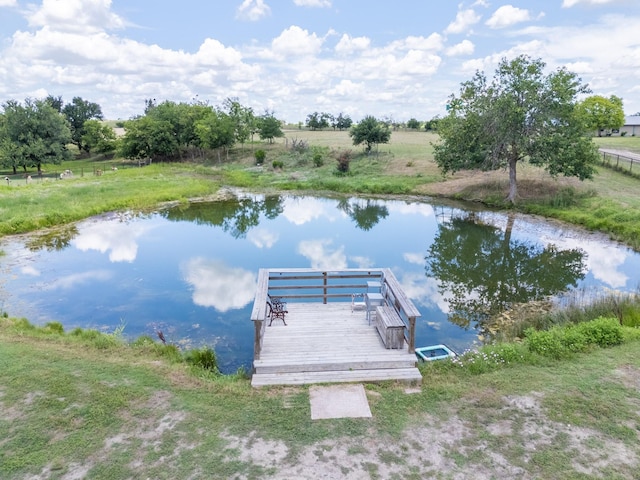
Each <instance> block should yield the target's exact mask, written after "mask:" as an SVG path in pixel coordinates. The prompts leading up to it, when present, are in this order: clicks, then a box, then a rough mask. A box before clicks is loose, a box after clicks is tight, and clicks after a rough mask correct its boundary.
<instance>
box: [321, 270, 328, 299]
mask: <svg viewBox="0 0 640 480" xmlns="http://www.w3.org/2000/svg"><path fill="white" fill-rule="evenodd" d="M322 276H323V284H324V289H323V292H324V293H323V298H322V303H324V304H326V303H327V272H322Z"/></svg>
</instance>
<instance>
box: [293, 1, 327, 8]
mask: <svg viewBox="0 0 640 480" xmlns="http://www.w3.org/2000/svg"><path fill="white" fill-rule="evenodd" d="M293 3H294V4H295V5H297V6H298V7H330V6H331V0H293Z"/></svg>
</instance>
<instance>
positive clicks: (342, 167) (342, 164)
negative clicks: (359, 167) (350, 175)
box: [336, 150, 351, 173]
mask: <svg viewBox="0 0 640 480" xmlns="http://www.w3.org/2000/svg"><path fill="white" fill-rule="evenodd" d="M336 160H337V161H338V172H340V173H347V172H348V171H349V164H350V163H351V150H342V151H341V152H339V153H338V157H337V158H336Z"/></svg>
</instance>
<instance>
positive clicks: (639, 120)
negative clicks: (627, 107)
mask: <svg viewBox="0 0 640 480" xmlns="http://www.w3.org/2000/svg"><path fill="white" fill-rule="evenodd" d="M624 126H625V127H632V126H636V127H640V115H627V116H626V117H624Z"/></svg>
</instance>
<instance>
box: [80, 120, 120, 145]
mask: <svg viewBox="0 0 640 480" xmlns="http://www.w3.org/2000/svg"><path fill="white" fill-rule="evenodd" d="M84 132H85V133H84V135H83V136H82V143H83V145H84V146H85V149H86V150H87V152H95V153H111V152H113V151H115V150H116V147H117V138H116V134H115V132H114V131H113V128H111V127H110V126H109V125H105V124H104V123H102V122H101V121H100V120H87V121H86V122H85V123H84Z"/></svg>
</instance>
